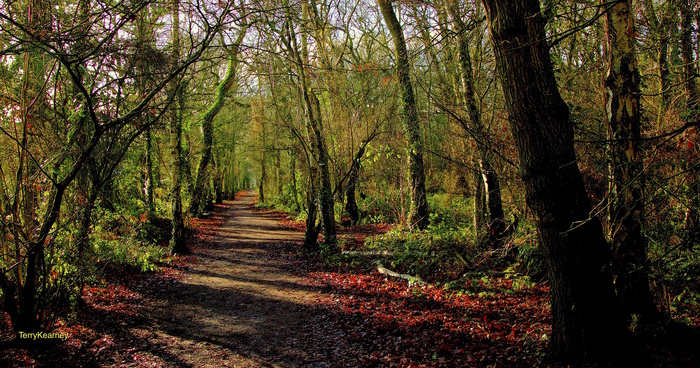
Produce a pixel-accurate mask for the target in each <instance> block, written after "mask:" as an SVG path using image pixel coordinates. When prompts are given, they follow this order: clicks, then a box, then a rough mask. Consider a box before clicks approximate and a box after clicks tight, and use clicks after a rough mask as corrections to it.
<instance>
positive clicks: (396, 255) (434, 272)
mask: <svg viewBox="0 0 700 368" xmlns="http://www.w3.org/2000/svg"><path fill="white" fill-rule="evenodd" d="M471 239H472V234H471V233H470V232H469V231H463V230H462V231H443V232H438V233H434V232H431V231H422V232H408V231H405V230H402V229H394V230H390V231H389V232H387V233H386V234H383V235H377V236H374V237H370V238H367V240H366V241H365V246H366V247H367V249H368V250H376V251H382V252H386V253H387V254H389V256H388V258H387V260H388V263H387V264H388V266H390V267H391V268H392V269H396V270H399V271H400V272H405V273H409V274H412V275H417V276H420V277H421V278H424V279H436V280H442V279H451V278H454V277H456V276H457V275H459V274H460V272H461V270H462V268H463V266H464V262H463V260H469V259H472V258H474V257H475V256H476V255H477V253H478V250H477V249H476V247H475V246H474V243H473V242H472V240H471Z"/></svg>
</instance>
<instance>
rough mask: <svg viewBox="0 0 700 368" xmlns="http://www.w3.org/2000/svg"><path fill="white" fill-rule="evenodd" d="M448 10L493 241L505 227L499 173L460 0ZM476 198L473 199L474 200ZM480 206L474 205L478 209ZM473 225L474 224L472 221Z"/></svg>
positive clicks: (490, 236)
mask: <svg viewBox="0 0 700 368" xmlns="http://www.w3.org/2000/svg"><path fill="white" fill-rule="evenodd" d="M450 1H451V4H449V5H448V11H449V13H450V16H451V17H452V21H453V22H454V24H455V33H456V34H457V42H458V46H459V47H458V55H459V65H460V69H461V82H462V83H461V84H462V98H461V99H462V103H463V104H464V106H465V107H466V110H467V113H468V114H469V120H470V122H471V124H469V125H465V126H463V127H464V130H466V131H467V132H468V133H470V134H471V135H472V136H473V137H474V140H475V141H476V149H477V157H478V162H479V170H480V173H481V178H482V180H483V182H484V183H483V191H484V192H483V193H484V195H485V196H486V200H485V202H486V210H487V213H486V214H487V225H488V236H489V239H490V240H491V242H492V243H495V242H496V240H497V239H498V238H499V237H500V236H501V234H502V233H503V231H504V230H505V228H506V224H505V219H504V214H503V204H502V201H501V185H500V183H499V180H498V174H497V173H496V171H495V169H494V168H493V164H492V159H491V152H490V147H488V143H487V142H488V137H487V134H486V128H485V127H484V124H483V123H482V122H481V113H480V112H479V107H478V104H477V101H476V93H475V92H474V77H473V71H472V61H471V55H470V54H469V40H468V39H467V36H468V35H467V32H468V29H467V27H466V25H465V24H464V20H463V19H462V15H461V14H460V10H459V2H458V1H456V0H450ZM476 200H477V199H475V201H476ZM478 208H479V206H476V205H475V206H474V209H475V210H477V209H478ZM475 225H476V224H475Z"/></svg>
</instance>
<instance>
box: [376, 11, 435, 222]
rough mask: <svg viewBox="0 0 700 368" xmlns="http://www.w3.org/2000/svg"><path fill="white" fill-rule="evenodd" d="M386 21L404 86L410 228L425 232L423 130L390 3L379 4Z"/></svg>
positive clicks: (398, 71) (399, 78)
mask: <svg viewBox="0 0 700 368" xmlns="http://www.w3.org/2000/svg"><path fill="white" fill-rule="evenodd" d="M377 4H379V8H380V9H381V11H382V15H383V17H384V21H385V22H386V25H387V27H388V28H389V32H390V33H391V36H392V38H393V40H394V48H395V50H394V54H395V56H396V76H397V78H398V80H399V85H400V86H401V97H402V99H403V104H404V114H405V118H404V129H405V131H406V135H407V136H408V158H409V176H410V177H409V180H410V185H411V209H410V212H409V224H410V227H411V228H414V227H417V228H418V229H420V230H424V229H426V228H427V227H428V224H429V222H430V218H429V213H430V210H429V208H428V200H427V196H426V190H425V170H424V168H423V143H422V140H421V127H420V120H419V118H418V110H417V109H416V100H415V96H414V94H413V85H412V83H411V75H410V68H411V66H410V63H409V60H408V50H407V49H406V40H405V39H404V35H403V30H402V28H401V24H400V23H399V20H398V19H397V18H396V13H395V12H394V8H393V7H392V5H391V3H390V2H389V1H387V0H377Z"/></svg>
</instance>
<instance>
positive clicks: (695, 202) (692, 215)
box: [679, 0, 700, 243]
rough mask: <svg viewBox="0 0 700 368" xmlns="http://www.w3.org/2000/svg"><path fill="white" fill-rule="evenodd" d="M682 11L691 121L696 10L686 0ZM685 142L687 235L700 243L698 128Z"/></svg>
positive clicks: (695, 95)
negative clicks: (694, 16)
mask: <svg viewBox="0 0 700 368" xmlns="http://www.w3.org/2000/svg"><path fill="white" fill-rule="evenodd" d="M679 7H680V13H681V14H680V15H681V58H682V59H683V74H684V76H683V77H684V84H683V85H684V87H685V93H686V97H687V100H686V110H687V111H686V113H685V115H686V116H687V117H686V120H687V122H692V121H696V119H697V117H698V116H700V111H699V110H700V109H699V108H698V107H699V106H698V102H699V100H698V86H697V83H696V81H695V77H696V73H697V70H696V68H695V57H694V56H693V44H692V40H693V33H692V32H693V26H692V20H693V14H692V10H693V9H692V8H691V6H690V2H689V1H688V0H682V1H681V2H680V4H679ZM683 139H684V140H685V142H684V144H682V147H683V150H682V152H683V153H684V155H685V157H684V161H683V163H684V167H683V169H684V170H685V181H686V185H687V186H688V205H687V210H686V213H685V230H686V232H687V237H688V238H689V239H690V240H692V241H693V242H697V243H700V212H698V211H700V181H699V179H698V175H700V170H699V169H698V165H697V163H698V161H700V155H699V154H698V147H699V146H698V144H700V139H698V133H697V128H695V127H693V128H690V129H688V130H686V131H685V133H684V136H683Z"/></svg>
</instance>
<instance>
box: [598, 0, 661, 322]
mask: <svg viewBox="0 0 700 368" xmlns="http://www.w3.org/2000/svg"><path fill="white" fill-rule="evenodd" d="M631 12H632V9H631V6H630V1H628V0H623V1H619V2H617V3H616V4H615V5H613V6H612V7H611V8H610V10H609V11H608V12H607V14H606V27H607V34H608V47H607V50H606V51H607V53H608V72H607V76H606V78H605V88H606V90H607V98H608V100H607V103H606V113H607V117H608V125H609V129H610V135H611V142H612V143H611V147H610V153H611V154H610V175H611V178H610V188H611V189H610V194H609V197H610V198H611V200H610V202H609V205H610V209H609V211H610V214H611V216H610V217H611V221H610V225H609V227H610V238H611V239H612V248H613V257H614V266H615V267H614V272H615V277H616V280H615V287H616V289H617V295H618V298H619V299H620V303H621V306H622V309H623V312H624V313H626V314H627V315H628V316H629V317H630V318H631V316H632V315H633V314H638V315H641V316H642V317H643V318H645V319H657V318H658V310H657V309H656V306H655V305H654V300H653V298H652V296H651V292H650V289H649V278H648V273H647V266H648V262H647V244H646V239H645V238H644V236H643V235H642V226H644V222H645V219H644V185H645V173H644V165H643V162H642V157H643V152H642V147H641V146H640V138H641V111H640V74H639V70H638V69H637V55H636V52H637V51H636V41H635V39H634V38H633V37H634V36H633V34H634V20H633V14H632V13H631Z"/></svg>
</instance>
